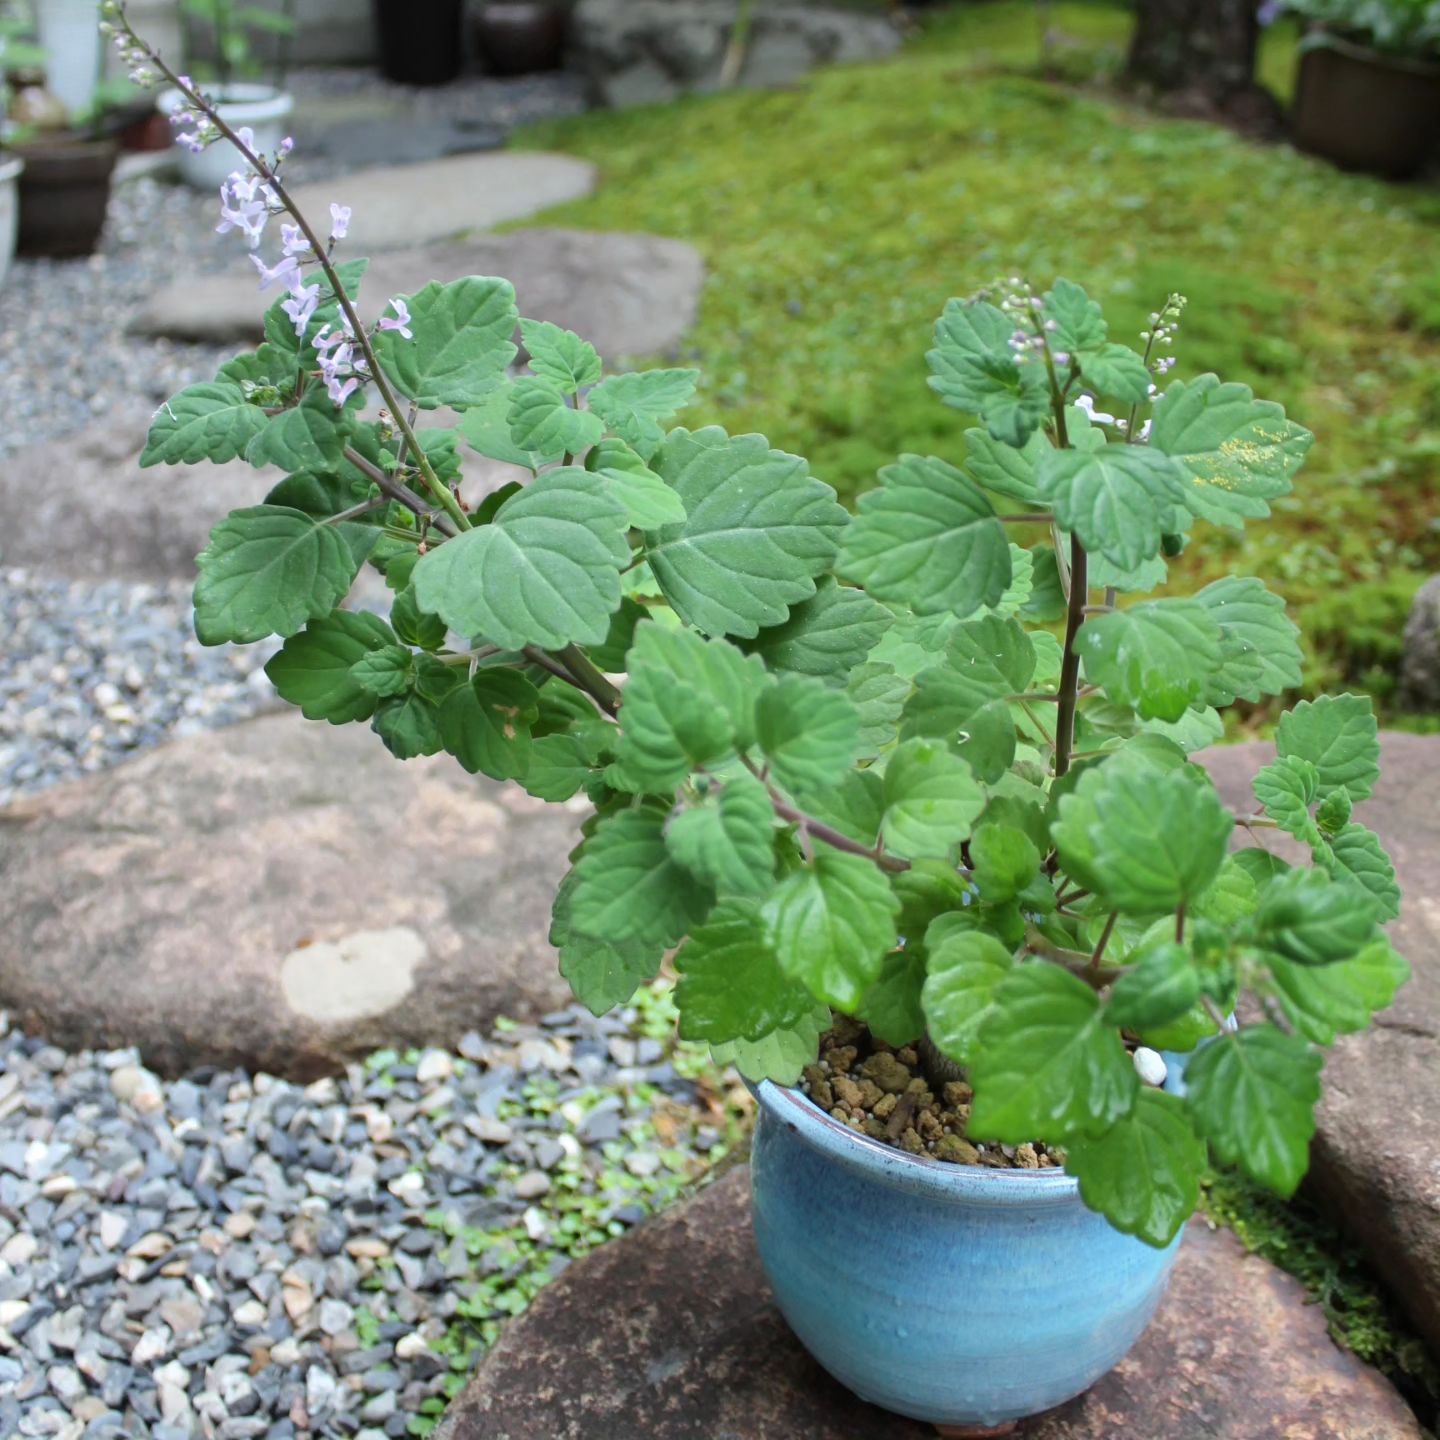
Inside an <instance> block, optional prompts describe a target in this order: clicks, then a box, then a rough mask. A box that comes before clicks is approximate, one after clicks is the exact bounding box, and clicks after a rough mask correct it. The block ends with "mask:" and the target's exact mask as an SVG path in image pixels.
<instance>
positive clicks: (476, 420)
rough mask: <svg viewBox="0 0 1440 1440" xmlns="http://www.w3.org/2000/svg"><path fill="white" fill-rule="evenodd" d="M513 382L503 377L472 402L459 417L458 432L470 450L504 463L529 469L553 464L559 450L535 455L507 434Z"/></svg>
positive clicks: (512, 396) (558, 454) (558, 455)
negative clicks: (493, 386) (502, 379)
mask: <svg viewBox="0 0 1440 1440" xmlns="http://www.w3.org/2000/svg"><path fill="white" fill-rule="evenodd" d="M514 392H515V383H514V381H511V380H506V381H503V382H502V383H501V384H499V385H498V386H496V388H495V389H494V390H492V391H491V392H490V393H489V394H488V395H486V397H485V398H484V399H483V400H481V401H480V402H479V403H478V404H475V405H472V406H471V407H470V408H469V409H468V410H466V411H465V413H464V414H463V415H462V416H461V417H460V433H461V435H463V436H464V437H465V441H466V443H467V444H468V445H469V446H470V448H471V449H472V450H476V451H478V452H479V453H480V454H481V455H485V456H487V457H488V458H489V459H491V460H499V461H502V462H503V463H504V464H506V465H522V466H524V467H525V468H526V469H529V470H538V469H540V467H541V466H542V465H548V464H552V463H554V462H555V461H557V460H559V459H560V451H558V450H556V451H554V452H553V453H552V454H549V455H534V454H531V452H530V451H528V450H522V449H521V448H520V447H519V446H518V445H517V444H516V443H515V441H514V438H513V437H512V436H511V434H510V420H509V415H510V402H511V400H512V399H513V398H514Z"/></svg>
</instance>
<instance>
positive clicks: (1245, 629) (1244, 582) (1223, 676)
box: [1195, 576, 1300, 705]
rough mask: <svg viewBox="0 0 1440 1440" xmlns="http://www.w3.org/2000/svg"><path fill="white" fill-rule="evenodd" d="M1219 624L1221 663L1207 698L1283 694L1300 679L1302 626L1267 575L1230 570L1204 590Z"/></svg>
mask: <svg viewBox="0 0 1440 1440" xmlns="http://www.w3.org/2000/svg"><path fill="white" fill-rule="evenodd" d="M1195 603H1196V604H1199V605H1203V606H1204V607H1205V608H1206V609H1207V610H1208V611H1209V612H1210V614H1211V616H1212V617H1213V618H1214V620H1215V623H1216V624H1217V625H1218V626H1219V627H1220V663H1219V665H1218V666H1217V668H1216V670H1215V673H1214V675H1213V676H1212V678H1211V682H1210V688H1209V691H1208V693H1207V695H1206V697H1205V698H1206V701H1207V702H1208V703H1209V704H1211V705H1229V704H1231V703H1233V702H1234V701H1235V700H1237V699H1238V700H1252V701H1258V700H1261V699H1263V698H1264V697H1265V696H1266V695H1279V694H1281V693H1282V692H1284V691H1285V690H1289V689H1293V688H1294V687H1295V686H1296V685H1298V684H1299V683H1300V631H1299V630H1298V629H1297V628H1296V626H1295V625H1294V624H1293V623H1292V622H1291V621H1290V619H1289V617H1288V616H1287V615H1286V614H1285V602H1284V601H1283V600H1282V599H1281V598H1280V597H1279V596H1278V595H1276V594H1274V593H1273V592H1272V591H1270V590H1267V589H1266V588H1265V584H1264V582H1263V581H1260V580H1254V579H1248V578H1241V577H1237V576H1229V577H1227V578H1226V579H1224V580H1216V581H1214V582H1213V583H1212V584H1210V585H1207V586H1206V587H1205V588H1204V589H1203V590H1201V591H1199V592H1198V593H1197V594H1196V596H1195Z"/></svg>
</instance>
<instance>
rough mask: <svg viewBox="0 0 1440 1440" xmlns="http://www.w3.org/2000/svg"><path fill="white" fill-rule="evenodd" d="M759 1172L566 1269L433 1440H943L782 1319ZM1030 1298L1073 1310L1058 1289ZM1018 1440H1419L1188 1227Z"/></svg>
mask: <svg viewBox="0 0 1440 1440" xmlns="http://www.w3.org/2000/svg"><path fill="white" fill-rule="evenodd" d="M748 1191H749V1171H748V1170H747V1169H746V1168H744V1167H739V1168H737V1169H735V1170H733V1171H732V1172H731V1173H730V1174H728V1175H726V1176H725V1177H724V1178H723V1179H721V1180H719V1181H717V1182H716V1183H715V1184H714V1185H712V1186H710V1187H709V1188H708V1189H706V1190H704V1191H702V1192H701V1193H700V1194H699V1195H698V1196H696V1197H695V1198H694V1199H692V1200H690V1201H688V1202H687V1203H686V1204H684V1205H682V1206H679V1207H677V1208H676V1209H674V1210H671V1211H670V1212H668V1213H667V1214H665V1215H663V1216H662V1217H660V1218H659V1219H658V1220H655V1221H652V1222H650V1223H649V1224H647V1225H645V1226H643V1227H642V1228H641V1229H640V1230H638V1231H636V1232H634V1233H633V1234H631V1235H629V1236H627V1237H626V1238H625V1239H623V1240H619V1241H616V1242H615V1243H614V1244H613V1245H607V1246H605V1247H604V1248H603V1249H602V1250H599V1251H597V1252H596V1253H595V1254H593V1255H591V1256H590V1257H589V1258H588V1259H586V1260H584V1261H582V1262H580V1263H579V1264H577V1265H574V1266H572V1267H571V1268H570V1269H569V1270H567V1271H566V1272H565V1274H563V1275H562V1276H561V1277H560V1278H559V1279H558V1280H556V1281H555V1282H554V1283H553V1284H552V1285H550V1286H548V1287H547V1288H546V1289H545V1290H544V1291H542V1292H541V1294H540V1296H539V1297H538V1298H537V1299H536V1300H535V1302H534V1303H533V1304H532V1305H531V1306H530V1308H529V1309H528V1310H527V1311H526V1312H525V1314H524V1315H523V1316H521V1317H520V1318H519V1319H518V1320H516V1321H514V1322H513V1323H512V1324H511V1325H510V1326H509V1327H508V1328H507V1329H506V1330H505V1331H504V1333H503V1334H502V1335H501V1337H500V1340H499V1342H498V1343H497V1344H496V1345H495V1347H494V1349H492V1350H491V1351H490V1353H489V1355H488V1356H487V1357H486V1358H485V1360H484V1361H483V1362H482V1363H481V1365H480V1368H479V1369H478V1370H477V1371H476V1373H475V1375H474V1377H473V1378H472V1379H471V1381H470V1384H469V1386H468V1387H467V1388H466V1390H465V1391H464V1393H463V1394H462V1395H461V1396H460V1398H459V1399H458V1400H457V1401H456V1402H455V1403H454V1404H453V1405H452V1406H451V1408H450V1410H449V1413H448V1414H447V1415H446V1417H445V1420H444V1421H443V1422H442V1424H441V1426H440V1428H439V1429H438V1430H437V1431H436V1440H799V1437H802V1436H803V1437H811V1436H816V1437H819V1436H827V1437H832V1436H833V1437H837V1440H838V1437H841V1436H843V1437H844V1440H935V1432H934V1430H933V1429H931V1428H930V1427H929V1426H927V1425H920V1424H917V1423H915V1422H914V1421H909V1420H902V1419H900V1418H898V1417H896V1416H893V1415H889V1414H886V1413H885V1412H884V1411H881V1410H877V1409H875V1408H874V1407H873V1406H870V1405H865V1404H863V1403H862V1402H861V1401H859V1400H857V1399H856V1398H855V1397H854V1396H853V1395H851V1394H850V1393H849V1392H848V1391H847V1390H845V1389H844V1388H843V1387H842V1386H840V1385H839V1384H837V1383H836V1382H835V1381H834V1380H832V1379H831V1378H830V1377H829V1376H828V1375H827V1374H826V1373H825V1372H824V1371H823V1370H822V1369H821V1368H820V1367H819V1366H818V1365H817V1364H816V1363H815V1362H814V1361H813V1360H811V1359H810V1357H809V1355H808V1354H806V1352H805V1351H804V1350H803V1349H802V1348H801V1345H800V1342H799V1341H798V1340H796V1339H795V1338H794V1336H793V1335H792V1334H791V1333H790V1330H789V1328H788V1327H787V1326H786V1324H785V1321H784V1319H783V1317H782V1316H781V1314H780V1312H779V1310H778V1309H776V1307H775V1304H774V1301H773V1300H772V1298H771V1295H770V1289H769V1286H768V1285H767V1284H766V1282H765V1278H764V1274H763V1272H762V1270H761V1268H760V1259H759V1256H758V1254H757V1253H756V1250H755V1244H754V1240H753V1237H752V1235H751V1230H750V1209H749V1193H748ZM1037 1303H1058V1304H1063V1303H1064V1296H1063V1294H1061V1295H1057V1296H1053V1297H1037ZM1018 1433H1019V1434H1021V1435H1023V1436H1024V1437H1025V1440H1116V1437H1118V1436H1133V1437H1137V1440H1140V1437H1143V1440H1218V1437H1223V1440H1280V1437H1282V1436H1283V1437H1290V1440H1420V1436H1421V1431H1420V1427H1419V1425H1418V1424H1417V1423H1416V1421H1415V1417H1414V1416H1413V1415H1412V1414H1411V1413H1410V1411H1409V1410H1408V1409H1407V1408H1406V1407H1405V1404H1404V1402H1403V1401H1402V1400H1401V1399H1400V1397H1399V1395H1397V1394H1396V1392H1395V1391H1394V1389H1393V1388H1392V1387H1391V1386H1390V1385H1389V1383H1388V1382H1387V1381H1385V1380H1384V1379H1383V1378H1382V1377H1381V1376H1380V1375H1378V1374H1377V1373H1376V1372H1375V1371H1373V1370H1369V1369H1367V1368H1366V1367H1365V1366H1363V1365H1361V1364H1360V1362H1359V1361H1358V1360H1356V1359H1355V1358H1354V1357H1353V1356H1352V1355H1349V1354H1348V1353H1346V1352H1344V1351H1341V1350H1340V1349H1338V1348H1337V1347H1336V1346H1335V1345H1334V1343H1333V1342H1332V1341H1331V1340H1330V1338H1329V1336H1328V1335H1327V1334H1326V1330H1325V1319H1324V1316H1323V1314H1322V1313H1321V1312H1320V1310H1319V1309H1318V1307H1316V1306H1312V1305H1307V1304H1306V1303H1305V1297H1304V1292H1303V1291H1302V1290H1301V1288H1300V1286H1299V1285H1298V1284H1297V1283H1296V1282H1295V1281H1294V1280H1292V1279H1290V1278H1289V1277H1288V1276H1286V1275H1284V1274H1282V1273H1281V1272H1280V1271H1278V1270H1276V1269H1275V1268H1274V1267H1273V1266H1271V1265H1270V1264H1269V1263H1268V1262H1267V1261H1264V1260H1262V1259H1260V1258H1259V1257H1258V1256H1253V1255H1247V1254H1246V1253H1245V1251H1244V1249H1243V1248H1242V1247H1241V1245H1240V1243H1239V1241H1237V1240H1236V1239H1235V1237H1234V1236H1233V1235H1231V1234H1229V1233H1228V1232H1227V1231H1219V1232H1215V1231H1211V1230H1210V1229H1209V1228H1208V1227H1207V1226H1206V1225H1205V1224H1204V1222H1203V1221H1193V1222H1192V1223H1191V1226H1190V1233H1189V1235H1188V1236H1187V1238H1186V1242H1185V1245H1184V1247H1183V1248H1182V1250H1181V1252H1180V1259H1179V1262H1178V1263H1177V1265H1176V1268H1175V1274H1174V1278H1173V1280H1172V1282H1171V1285H1170V1291H1169V1294H1168V1296H1167V1297H1166V1299H1165V1301H1164V1302H1163V1304H1162V1306H1161V1308H1160V1311H1159V1313H1158V1314H1157V1315H1156V1318H1155V1320H1154V1322H1153V1323H1152V1325H1151V1326H1150V1328H1149V1330H1148V1331H1146V1333H1145V1335H1144V1336H1143V1337H1142V1338H1141V1340H1140V1343H1139V1344H1138V1345H1137V1346H1136V1348H1135V1349H1134V1350H1133V1351H1132V1352H1131V1354H1130V1355H1129V1357H1128V1358H1126V1359H1125V1360H1124V1361H1122V1362H1121V1364H1120V1365H1119V1366H1117V1367H1116V1369H1115V1370H1113V1371H1112V1372H1111V1373H1110V1374H1109V1375H1107V1376H1105V1377H1104V1379H1102V1380H1101V1381H1100V1382H1099V1383H1098V1384H1097V1385H1096V1386H1095V1388H1094V1389H1093V1390H1091V1391H1090V1392H1089V1393H1088V1394H1086V1395H1083V1396H1081V1397H1080V1398H1079V1399H1076V1400H1073V1401H1071V1402H1070V1403H1068V1404H1067V1405H1064V1406H1062V1407H1061V1408H1060V1409H1058V1410H1053V1411H1051V1412H1050V1413H1049V1414H1047V1415H1043V1416H1039V1417H1037V1418H1035V1419H1034V1420H1031V1421H1028V1422H1025V1423H1024V1424H1023V1425H1022V1426H1021V1427H1020V1430H1019V1432H1018Z"/></svg>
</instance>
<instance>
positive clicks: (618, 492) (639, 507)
mask: <svg viewBox="0 0 1440 1440" xmlns="http://www.w3.org/2000/svg"><path fill="white" fill-rule="evenodd" d="M585 468H586V469H587V470H593V471H594V472H595V473H596V474H597V475H602V476H604V478H605V480H606V481H607V482H608V483H609V485H610V493H611V494H612V495H614V497H615V498H616V499H617V500H618V501H619V502H620V503H621V504H622V505H623V506H624V507H625V513H626V515H628V516H629V518H630V523H631V525H633V526H635V527H636V529H639V530H659V529H662V528H663V527H664V526H666V525H683V524H684V523H685V503H684V501H682V500H681V499H680V496H679V495H678V494H677V493H676V492H675V491H674V490H673V489H671V487H670V486H669V485H667V484H666V483H665V482H664V480H662V479H661V478H660V476H658V475H657V474H656V473H655V472H654V471H653V470H652V469H651V468H650V467H649V466H648V465H647V464H646V463H645V462H644V461H643V460H642V459H641V458H640V456H639V455H637V454H636V453H635V451H634V450H632V449H631V448H630V446H628V445H627V444H626V443H625V442H624V441H623V440H601V441H600V442H599V443H598V444H596V445H594V446H593V447H592V448H591V450H590V453H589V454H588V455H586V457H585Z"/></svg>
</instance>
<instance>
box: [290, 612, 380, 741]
mask: <svg viewBox="0 0 1440 1440" xmlns="http://www.w3.org/2000/svg"><path fill="white" fill-rule="evenodd" d="M394 641H395V635H394V632H393V631H392V630H391V629H390V627H389V626H388V625H387V624H386V623H385V622H384V621H383V620H382V619H380V617H379V616H378V615H372V614H370V613H369V611H366V610H354V611H351V610H336V611H335V612H334V613H333V614H331V615H326V616H324V617H323V618H322V619H319V620H312V621H310V623H309V624H308V625H306V627H305V628H304V629H303V630H301V631H300V632H299V633H298V634H296V635H292V636H291V637H290V638H289V639H288V640H287V641H286V642H285V643H284V645H282V646H281V647H280V649H279V651H278V652H277V653H276V654H275V655H273V656H271V658H270V662H269V663H268V664H267V665H266V666H265V673H266V674H267V675H268V676H269V677H270V683H271V684H272V685H274V687H275V689H276V691H277V692H278V693H279V695H280V698H281V699H282V700H288V701H289V702H290V704H292V705H298V706H299V707H300V713H301V714H302V715H304V717H305V718H306V719H307V720H328V721H329V722H330V723H331V724H332V725H343V724H345V723H347V722H348V721H351V720H368V719H369V718H370V717H371V715H373V714H374V713H375V706H376V704H377V703H378V698H379V697H378V696H376V695H375V694H374V693H373V692H372V691H369V690H367V689H365V688H364V686H362V685H360V684H359V683H358V682H357V681H356V679H355V677H354V675H353V674H351V666H353V665H354V664H355V662H356V661H357V660H360V659H362V658H363V657H364V656H366V655H367V654H369V653H370V652H372V651H375V650H381V649H384V648H385V647H386V646H389V645H392V644H393V643H394Z"/></svg>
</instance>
